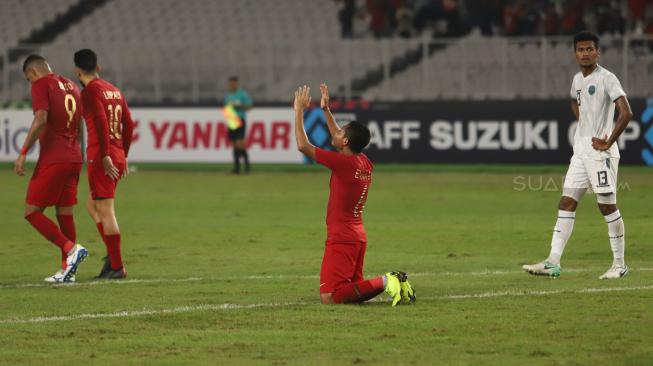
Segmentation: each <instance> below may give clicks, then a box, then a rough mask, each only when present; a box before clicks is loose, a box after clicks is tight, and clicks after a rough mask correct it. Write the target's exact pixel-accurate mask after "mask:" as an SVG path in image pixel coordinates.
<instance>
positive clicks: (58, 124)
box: [32, 74, 82, 165]
mask: <svg viewBox="0 0 653 366" xmlns="http://www.w3.org/2000/svg"><path fill="white" fill-rule="evenodd" d="M32 110H33V111H34V113H36V112H38V111H40V110H42V111H46V112H47V113H48V119H47V122H46V125H45V127H44V129H43V131H42V132H41V134H40V135H39V145H40V152H39V160H38V162H39V164H40V165H46V164H57V163H81V162H82V153H81V150H80V146H79V127H80V122H81V117H82V111H81V103H80V94H79V89H78V88H77V86H75V84H73V82H72V81H70V80H68V79H66V78H65V77H63V76H60V75H57V74H48V75H46V76H44V77H42V78H40V79H38V80H36V81H35V82H34V83H33V84H32Z"/></svg>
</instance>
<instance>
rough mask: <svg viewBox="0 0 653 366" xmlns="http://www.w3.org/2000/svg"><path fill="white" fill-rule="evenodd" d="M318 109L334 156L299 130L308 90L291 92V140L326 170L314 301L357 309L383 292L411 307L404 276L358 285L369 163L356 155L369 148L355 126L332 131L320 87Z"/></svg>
mask: <svg viewBox="0 0 653 366" xmlns="http://www.w3.org/2000/svg"><path fill="white" fill-rule="evenodd" d="M320 90H321V92H322V99H321V102H320V104H321V107H322V109H323V110H324V112H325V114H326V118H327V124H328V127H329V132H330V133H331V136H332V140H331V143H332V145H333V146H334V147H335V148H336V149H337V150H338V151H337V152H333V151H326V150H323V149H320V148H316V147H315V146H313V145H311V143H310V142H309V141H308V137H307V136H306V132H305V130H304V110H305V109H306V108H307V107H308V106H309V104H310V101H311V97H310V88H309V87H307V86H305V85H304V86H303V87H300V88H299V89H298V90H297V91H296V92H295V102H294V107H295V136H296V138H297V147H298V148H299V151H301V152H302V153H303V154H304V155H306V156H308V157H309V158H311V159H313V160H315V161H316V162H318V163H319V164H322V165H324V166H326V167H327V168H329V169H330V170H331V182H330V184H329V185H330V193H329V205H328V208H327V219H326V221H327V240H326V245H325V249H324V258H323V259H322V269H321V270H320V297H321V300H322V303H323V304H342V303H361V302H364V301H367V300H370V299H372V298H373V297H375V296H377V295H378V294H380V293H381V292H383V291H385V292H386V293H388V294H389V295H390V296H391V297H392V306H396V305H397V304H398V303H402V304H408V303H411V302H414V301H415V292H414V291H413V289H412V288H411V286H410V284H409V283H408V281H407V276H406V273H404V272H389V273H386V274H385V275H384V276H380V277H376V278H372V279H369V280H365V279H363V261H364V259H365V249H366V247H367V238H366V235H365V229H364V228H363V219H362V215H363V208H364V207H365V202H366V200H367V193H368V192H369V188H370V184H372V169H373V167H372V163H371V162H370V160H369V159H368V158H367V156H365V154H363V153H362V150H363V149H364V148H365V146H367V144H368V143H369V142H370V131H369V130H368V129H367V127H365V126H363V125H362V124H360V123H358V122H351V123H349V124H348V125H346V126H345V127H343V128H340V127H338V125H337V124H336V122H335V120H334V119H333V115H331V112H330V111H329V90H328V89H327V86H326V85H325V84H322V85H321V86H320Z"/></svg>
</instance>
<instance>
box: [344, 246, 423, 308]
mask: <svg viewBox="0 0 653 366" xmlns="http://www.w3.org/2000/svg"><path fill="white" fill-rule="evenodd" d="M366 251H367V243H366V242H362V243H361V245H360V249H359V251H358V258H357V259H356V271H355V272H354V276H353V277H352V279H351V282H352V283H356V282H360V281H364V280H365V279H364V277H363V267H364V264H365V253H366ZM390 274H391V275H394V276H396V277H397V279H399V285H400V289H401V291H400V293H401V303H402V304H409V303H413V302H415V300H416V296H415V291H414V290H413V287H412V286H411V284H410V282H408V276H407V275H406V273H404V272H392V273H390ZM386 275H387V274H386ZM386 282H387V281H386ZM386 288H387V283H386ZM376 295H378V294H376ZM376 295H374V296H376Z"/></svg>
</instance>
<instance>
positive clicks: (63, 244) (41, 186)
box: [23, 164, 74, 253]
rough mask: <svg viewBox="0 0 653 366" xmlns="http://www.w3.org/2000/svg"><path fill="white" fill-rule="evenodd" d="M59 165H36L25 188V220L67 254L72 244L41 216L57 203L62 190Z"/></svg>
mask: <svg viewBox="0 0 653 366" xmlns="http://www.w3.org/2000/svg"><path fill="white" fill-rule="evenodd" d="M64 184H65V180H64V179H63V177H62V174H61V169H60V164H50V165H40V164H39V165H37V166H36V168H35V169H34V174H33V175H32V178H31V179H30V182H29V185H28V187H27V197H26V200H25V201H26V205H25V213H24V215H23V216H24V217H25V219H26V220H27V221H28V222H29V223H30V224H31V225H32V226H33V227H34V228H35V229H36V231H38V232H39V233H40V234H41V235H43V236H44V237H45V238H46V239H47V240H49V241H50V242H52V243H53V244H54V245H56V246H57V247H59V248H60V249H61V250H62V251H64V253H68V252H69V251H70V250H71V249H72V248H73V247H74V242H73V241H71V240H70V239H69V238H67V237H66V236H65V235H64V234H63V233H62V232H61V230H60V229H59V227H58V226H57V225H56V224H55V223H54V222H53V221H52V220H50V219H49V218H48V217H46V216H45V215H44V214H43V210H45V208H46V207H48V206H54V205H56V204H57V203H58V202H59V199H60V197H61V192H62V191H63V190H64Z"/></svg>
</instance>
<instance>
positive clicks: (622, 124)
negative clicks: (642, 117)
mask: <svg viewBox="0 0 653 366" xmlns="http://www.w3.org/2000/svg"><path fill="white" fill-rule="evenodd" d="M614 103H615V104H616V105H617V110H618V111H619V116H618V117H617V122H616V125H615V126H614V130H612V135H610V136H608V135H606V136H605V137H604V138H603V139H599V138H596V137H592V147H594V149H596V150H599V151H605V150H607V149H609V148H610V146H612V144H614V142H615V141H617V139H618V138H619V136H621V133H622V132H624V130H625V129H626V126H628V122H630V120H631V119H632V118H633V110H632V109H631V108H630V103H628V98H626V96H621V97H619V98H618V99H617V100H615V101H614Z"/></svg>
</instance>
